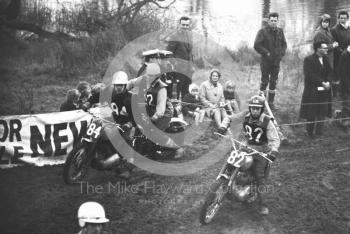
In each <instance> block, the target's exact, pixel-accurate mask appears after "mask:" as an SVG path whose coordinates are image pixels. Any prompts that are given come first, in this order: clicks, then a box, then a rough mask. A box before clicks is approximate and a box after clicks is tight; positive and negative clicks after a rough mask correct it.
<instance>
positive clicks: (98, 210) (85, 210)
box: [78, 201, 109, 234]
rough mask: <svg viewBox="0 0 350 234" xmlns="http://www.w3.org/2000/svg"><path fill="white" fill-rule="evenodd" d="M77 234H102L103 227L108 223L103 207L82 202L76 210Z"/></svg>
mask: <svg viewBox="0 0 350 234" xmlns="http://www.w3.org/2000/svg"><path fill="white" fill-rule="evenodd" d="M78 222H79V226H80V227H81V230H80V232H79V233H78V234H102V233H104V230H103V229H104V228H103V225H104V224H106V223H108V222H109V219H108V218H106V212H105V209H104V208H103V206H102V205H101V204H99V203H97V202H91V201H90V202H84V203H83V204H81V205H80V207H79V209H78Z"/></svg>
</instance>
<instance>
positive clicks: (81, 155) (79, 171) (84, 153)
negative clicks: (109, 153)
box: [63, 143, 89, 184]
mask: <svg viewBox="0 0 350 234" xmlns="http://www.w3.org/2000/svg"><path fill="white" fill-rule="evenodd" d="M88 152H89V149H88V147H87V145H85V144H84V143H80V144H79V145H77V147H74V148H73V150H72V151H71V152H70V153H69V154H68V156H67V159H66V162H65V164H64V168H63V180H64V182H65V183H66V184H78V183H80V182H81V181H82V179H83V178H85V177H86V175H87V172H88V166H89V165H88V164H89V163H88Z"/></svg>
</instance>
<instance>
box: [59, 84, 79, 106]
mask: <svg viewBox="0 0 350 234" xmlns="http://www.w3.org/2000/svg"><path fill="white" fill-rule="evenodd" d="M79 97H80V93H79V91H78V90H77V89H70V90H68V92H67V95H66V100H65V101H64V102H63V103H62V104H61V107H60V111H72V110H78V109H79V105H78V101H79Z"/></svg>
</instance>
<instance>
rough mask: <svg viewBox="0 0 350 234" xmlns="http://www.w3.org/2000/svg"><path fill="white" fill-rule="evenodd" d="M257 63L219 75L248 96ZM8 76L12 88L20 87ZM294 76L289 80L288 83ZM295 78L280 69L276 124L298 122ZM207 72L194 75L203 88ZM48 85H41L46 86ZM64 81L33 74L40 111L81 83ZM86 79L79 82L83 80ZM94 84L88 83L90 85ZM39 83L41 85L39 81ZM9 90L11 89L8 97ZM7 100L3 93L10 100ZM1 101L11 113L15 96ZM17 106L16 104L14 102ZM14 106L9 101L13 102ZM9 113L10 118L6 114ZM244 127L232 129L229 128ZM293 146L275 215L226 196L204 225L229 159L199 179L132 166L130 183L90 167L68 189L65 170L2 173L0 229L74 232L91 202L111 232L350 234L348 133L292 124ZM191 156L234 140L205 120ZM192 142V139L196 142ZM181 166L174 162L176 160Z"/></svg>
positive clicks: (273, 202) (286, 154)
mask: <svg viewBox="0 0 350 234" xmlns="http://www.w3.org/2000/svg"><path fill="white" fill-rule="evenodd" d="M259 74H260V71H259V68H258V66H255V67H249V68H237V66H235V67H233V66H231V65H230V70H228V71H224V72H223V77H225V79H232V78H233V79H234V80H235V81H236V82H237V85H238V90H239V93H240V94H241V95H242V100H244V102H246V100H247V97H249V96H250V95H252V94H255V93H256V91H257V90H258V86H259V77H260V75H259ZM13 77H14V76H12V75H11V74H10V75H9V76H8V78H7V79H5V80H4V82H5V81H6V84H7V86H2V90H3V89H5V88H6V87H13V88H15V87H16V84H17V83H16V82H20V81H21V80H19V79H18V80H16V79H14V78H13ZM287 77H290V79H288V80H287V79H285V78H287ZM294 78H295V77H292V76H289V75H288V74H287V73H286V72H284V70H283V69H282V71H281V78H280V82H281V83H280V84H279V89H278V90H277V91H278V92H277V97H278V98H277V101H276V102H277V105H278V106H279V107H281V109H280V110H279V111H278V112H277V113H276V114H277V116H276V117H277V119H278V121H279V123H291V122H295V121H298V119H297V115H298V111H299V107H300V106H298V105H295V103H297V104H298V103H300V97H301V90H302V86H298V84H296V85H295V79H294ZM204 79H206V77H205V76H203V73H199V75H198V77H194V79H193V81H194V82H197V83H198V84H199V83H200V82H201V81H203V80H204ZM44 80H45V81H46V83H45V84H43V83H42V82H41V81H44ZM78 80H79V79H76V80H75V81H71V82H63V83H62V82H61V81H59V80H57V81H56V80H54V79H53V78H51V79H49V78H47V77H46V76H44V75H43V76H35V77H34V76H33V81H35V84H37V86H36V87H35V93H36V95H35V97H34V104H35V105H34V107H35V108H34V110H35V112H36V113H41V112H52V111H57V109H58V107H59V104H60V103H61V101H62V100H63V98H64V94H65V92H66V90H67V89H69V88H73V87H74V86H75V85H76V83H77V81H78ZM80 80H81V79H80ZM88 80H89V79H88ZM39 83H40V85H39ZM10 91H11V90H8V92H10ZM4 96H6V95H4ZM6 97H8V99H2V102H3V103H5V104H6V105H7V106H6V105H2V106H4V107H6V108H5V109H7V108H9V106H10V105H13V99H11V96H6ZM14 100H16V99H14ZM11 103H12V104H11ZM9 113H10V112H9ZM240 126H241V123H236V124H232V128H233V131H234V132H235V131H237V128H239V127H240ZM284 130H285V131H286V135H287V136H288V137H289V139H290V144H289V145H284V146H282V147H281V150H280V151H281V154H280V157H279V158H278V160H277V162H276V163H274V164H273V166H272V170H271V175H270V183H271V186H270V188H272V189H271V191H270V193H269V194H268V195H267V196H266V197H267V198H266V199H267V203H268V205H269V207H270V211H271V213H270V214H269V215H268V216H266V217H261V216H259V215H257V213H256V210H255V209H254V206H253V207H246V206H243V205H241V204H239V203H232V202H229V201H228V200H226V201H225V202H224V204H223V206H222V208H221V210H220V211H219V213H218V215H217V217H216V218H215V219H214V221H213V222H212V223H211V224H210V225H207V226H202V225H201V224H200V223H199V221H198V216H199V210H200V206H201V204H202V203H203V200H204V198H205V194H206V192H207V190H208V188H209V186H210V184H211V183H212V182H213V181H214V179H215V177H216V175H217V174H218V172H219V170H220V167H221V165H222V163H223V160H221V161H220V162H218V163H216V164H214V165H212V166H210V167H208V168H206V169H205V170H202V171H200V172H198V173H195V174H192V175H186V176H180V177H179V176H176V177H167V176H160V175H154V174H150V173H148V172H145V171H142V170H140V169H136V170H135V171H134V173H133V177H132V179H131V181H130V182H129V183H128V184H125V183H124V182H122V181H120V180H119V179H118V178H116V176H115V175H114V173H113V172H96V171H92V170H91V171H90V173H89V177H88V181H89V182H88V183H83V184H81V185H78V186H67V185H65V184H64V183H63V180H62V170H63V167H62V166H45V167H33V166H28V165H26V166H22V167H18V168H13V169H8V170H0V188H1V192H0V233H4V234H5V233H6V234H10V233H28V234H30V233H33V234H38V233H51V234H56V233H57V234H62V233H77V232H78V229H79V227H78V222H77V219H76V212H77V209H78V207H79V205H80V204H81V203H82V202H84V201H88V200H94V201H98V202H100V203H101V204H103V206H104V207H105V208H106V212H107V216H108V218H109V219H110V220H111V222H110V223H109V225H107V227H106V229H107V230H108V231H109V233H200V234H202V233H203V234H210V233H223V234H229V233H232V234H233V233H293V234H294V233H305V234H306V233H350V232H349V231H350V157H349V156H350V135H349V133H344V132H342V131H340V130H338V129H337V128H336V127H334V125H332V124H328V125H327V127H326V129H325V134H324V136H323V137H321V138H316V139H309V138H307V137H305V135H304V127H303V126H299V127H296V128H288V129H287V128H286V129H284ZM187 139H188V141H186V143H187V149H186V159H184V160H191V159H195V158H197V157H199V156H201V155H202V154H204V153H207V152H209V151H210V150H211V149H213V148H214V147H215V146H217V147H218V148H219V149H218V150H215V151H214V152H212V157H219V156H220V155H227V153H228V148H229V146H230V143H229V141H227V140H222V139H218V138H217V137H215V136H214V135H213V125H212V124H210V123H209V122H208V123H206V125H201V126H200V127H197V128H195V129H193V130H192V132H191V133H189V134H188V136H187ZM192 140H193V142H192ZM173 163H176V162H173Z"/></svg>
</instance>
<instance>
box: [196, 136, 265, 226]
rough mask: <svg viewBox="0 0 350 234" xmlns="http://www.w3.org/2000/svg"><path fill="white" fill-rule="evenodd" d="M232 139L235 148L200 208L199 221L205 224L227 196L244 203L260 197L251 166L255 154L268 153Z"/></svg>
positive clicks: (213, 215)
mask: <svg viewBox="0 0 350 234" xmlns="http://www.w3.org/2000/svg"><path fill="white" fill-rule="evenodd" d="M218 135H220V134H218ZM221 136H222V135H221ZM224 137H227V136H224ZM228 137H229V136H228ZM230 140H231V143H232V146H233V150H232V151H231V153H230V156H229V157H228V158H227V160H226V162H225V164H224V165H223V167H222V168H221V170H220V173H219V175H218V176H217V178H216V180H215V182H214V183H213V184H211V186H210V188H209V191H208V193H207V195H206V198H205V202H204V204H203V206H202V207H201V210H200V215H199V221H200V223H201V224H204V225H206V224H209V223H210V222H211V221H212V220H213V219H214V217H215V215H216V214H217V213H218V211H219V208H220V207H221V205H222V203H223V200H224V198H225V197H226V198H227V199H229V200H231V201H238V202H242V203H251V202H253V201H255V200H256V199H257V197H258V194H257V189H256V188H257V187H256V181H255V180H254V177H253V175H252V172H251V170H250V168H251V166H252V165H253V155H254V154H259V155H260V156H262V157H265V158H266V156H267V154H264V153H261V152H258V151H256V150H255V149H253V148H250V147H248V146H246V145H244V144H242V143H241V142H239V141H237V140H235V139H233V138H232V137H230Z"/></svg>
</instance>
